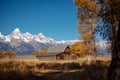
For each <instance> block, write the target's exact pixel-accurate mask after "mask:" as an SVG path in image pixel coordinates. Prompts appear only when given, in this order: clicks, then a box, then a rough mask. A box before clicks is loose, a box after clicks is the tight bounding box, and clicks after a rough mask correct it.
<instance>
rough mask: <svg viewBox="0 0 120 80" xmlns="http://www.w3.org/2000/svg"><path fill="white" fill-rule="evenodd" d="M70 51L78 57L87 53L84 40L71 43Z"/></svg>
mask: <svg viewBox="0 0 120 80" xmlns="http://www.w3.org/2000/svg"><path fill="white" fill-rule="evenodd" d="M71 51H72V53H74V54H76V55H77V56H78V57H85V56H86V54H87V53H88V46H87V44H86V43H85V42H83V41H78V42H75V43H74V44H72V45H71Z"/></svg>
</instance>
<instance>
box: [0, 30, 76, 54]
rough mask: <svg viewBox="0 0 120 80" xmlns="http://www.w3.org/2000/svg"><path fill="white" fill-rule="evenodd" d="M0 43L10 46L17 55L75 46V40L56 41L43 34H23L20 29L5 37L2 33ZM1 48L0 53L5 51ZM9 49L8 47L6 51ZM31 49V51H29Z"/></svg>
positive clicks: (2, 46)
mask: <svg viewBox="0 0 120 80" xmlns="http://www.w3.org/2000/svg"><path fill="white" fill-rule="evenodd" d="M0 42H1V44H2V43H5V44H8V45H9V46H10V47H11V50H13V51H16V52H17V53H20V54H22V53H26V54H28V53H32V52H33V51H34V50H42V49H44V48H48V47H49V46H53V45H63V44H67V45H70V44H73V43H74V42H75V40H68V41H56V40H54V39H52V38H50V37H46V36H45V35H44V34H43V33H39V34H38V35H32V34H30V33H29V32H26V33H21V31H20V30H19V28H16V29H15V30H13V31H12V33H11V34H9V35H7V36H4V35H2V33H0ZM0 47H1V48H5V46H4V45H0ZM1 48H0V51H1V50H2V51H3V49H1ZM7 48H9V47H6V49H5V50H9V49H7ZM29 48H30V49H29Z"/></svg>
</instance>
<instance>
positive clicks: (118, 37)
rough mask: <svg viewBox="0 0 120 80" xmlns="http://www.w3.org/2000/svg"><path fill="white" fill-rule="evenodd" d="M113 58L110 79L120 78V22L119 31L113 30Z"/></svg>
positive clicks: (109, 72)
mask: <svg viewBox="0 0 120 80" xmlns="http://www.w3.org/2000/svg"><path fill="white" fill-rule="evenodd" d="M112 38H113V39H112V55H111V56H112V60H111V63H110V66H109V69H108V80H120V22H119V26H118V31H117V32H116V31H115V29H114V31H113V37H112Z"/></svg>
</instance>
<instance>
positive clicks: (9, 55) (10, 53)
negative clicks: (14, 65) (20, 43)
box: [3, 51, 16, 59]
mask: <svg viewBox="0 0 120 80" xmlns="http://www.w3.org/2000/svg"><path fill="white" fill-rule="evenodd" d="M3 55H5V57H7V56H8V58H9V59H11V58H14V57H15V55H16V52H14V51H4V52H3Z"/></svg>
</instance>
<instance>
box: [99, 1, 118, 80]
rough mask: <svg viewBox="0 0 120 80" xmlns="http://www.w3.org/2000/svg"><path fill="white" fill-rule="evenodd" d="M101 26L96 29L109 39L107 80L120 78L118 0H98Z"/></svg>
mask: <svg viewBox="0 0 120 80" xmlns="http://www.w3.org/2000/svg"><path fill="white" fill-rule="evenodd" d="M99 1H100V7H101V10H100V13H99V16H100V17H101V18H102V20H101V22H102V24H103V26H99V27H98V31H100V33H101V34H102V36H103V38H104V39H107V40H110V41H111V55H112V60H111V63H110V66H109V69H108V80H120V0H99Z"/></svg>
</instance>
